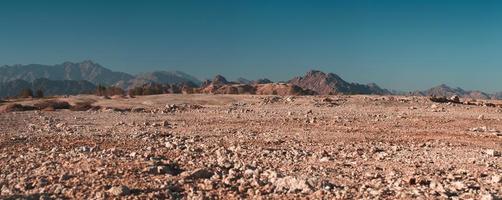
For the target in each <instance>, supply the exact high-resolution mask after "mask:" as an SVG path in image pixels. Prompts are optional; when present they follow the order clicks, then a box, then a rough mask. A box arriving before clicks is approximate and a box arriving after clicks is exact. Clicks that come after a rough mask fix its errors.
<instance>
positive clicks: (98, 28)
mask: <svg viewBox="0 0 502 200" xmlns="http://www.w3.org/2000/svg"><path fill="white" fill-rule="evenodd" d="M0 27H1V29H0V65H4V64H7V65H11V64H29V63H41V64H56V63H62V62H64V61H81V60H85V59H91V60H94V61H96V62H98V63H101V64H102V65H103V66H105V67H108V68H110V69H113V70H118V71H125V72H130V73H137V72H141V71H151V70H181V71H185V72H187V73H189V74H193V75H195V76H197V77H199V78H209V77H212V76H213V75H215V74H218V73H221V74H222V75H224V76H226V77H227V78H229V79H234V78H237V77H241V76H242V77H246V78H249V79H254V78H260V77H268V78H271V79H273V80H288V79H289V78H291V77H293V76H296V75H301V74H303V73H304V72H305V71H307V70H309V69H319V70H323V71H326V72H334V73H337V74H339V75H340V76H342V77H343V78H344V79H346V80H348V81H354V82H361V83H368V82H375V83H377V84H379V85H381V86H383V87H385V88H389V89H398V90H414V89H425V88H428V87H431V86H434V85H438V84H440V83H446V84H449V85H452V86H460V87H463V88H466V89H480V90H485V91H490V92H491V91H502V78H501V76H502V1H490V0H483V1H476V0H472V1H463V0H451V1H449V0H416V1H414V0H396V1H389V0H374V1H362V0H361V1H360V0H347V1H334V0H330V1H307V0H305V1H294V0H284V1H281V0H271V1H260V0H252V1H238V0H229V1H218V0H214V1H213V0H212V1H203V0H200V1H187V0H180V1H168V0H166V1H154V0H149V1H139V0H138V1H125V0H123V1H113V0H106V1H104V0H103V1H102V0H100V1H96V0H81V1H77V0H72V1H69V0H66V1H58V0H47V1H41V0H36V1H35V0H33V1H23V0H5V1H1V2H0Z"/></svg>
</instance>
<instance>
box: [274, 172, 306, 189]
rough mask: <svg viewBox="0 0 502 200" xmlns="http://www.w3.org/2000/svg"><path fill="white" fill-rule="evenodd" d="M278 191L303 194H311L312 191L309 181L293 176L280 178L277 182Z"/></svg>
mask: <svg viewBox="0 0 502 200" xmlns="http://www.w3.org/2000/svg"><path fill="white" fill-rule="evenodd" d="M275 187H276V191H279V192H280V191H287V192H290V193H296V192H302V193H308V192H311V191H312V189H311V187H310V185H308V183H307V181H305V180H303V179H299V178H295V177H291V176H286V177H284V178H280V179H278V180H277V181H276V182H275Z"/></svg>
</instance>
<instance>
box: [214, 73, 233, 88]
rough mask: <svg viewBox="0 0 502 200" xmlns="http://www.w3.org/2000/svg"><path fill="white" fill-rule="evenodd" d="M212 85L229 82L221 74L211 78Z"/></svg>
mask: <svg viewBox="0 0 502 200" xmlns="http://www.w3.org/2000/svg"><path fill="white" fill-rule="evenodd" d="M211 83H212V84H213V85H226V84H228V83H229V82H228V81H227V79H226V78H225V77H223V76H222V75H219V74H218V75H216V76H215V77H214V78H213V81H212V82H211Z"/></svg>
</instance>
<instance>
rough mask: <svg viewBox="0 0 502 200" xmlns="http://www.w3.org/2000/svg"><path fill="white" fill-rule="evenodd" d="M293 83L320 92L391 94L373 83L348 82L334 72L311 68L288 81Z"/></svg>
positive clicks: (324, 93)
mask: <svg viewBox="0 0 502 200" xmlns="http://www.w3.org/2000/svg"><path fill="white" fill-rule="evenodd" d="M288 82H289V83H291V84H294V85H298V86H300V87H302V88H303V89H309V90H312V91H315V92H317V93H318V94H323V95H326V94H378V95H385V94H391V92H389V91H388V90H385V89H382V88H380V87H379V86H378V85H376V84H374V83H372V84H368V85H363V84H359V83H348V82H346V81H345V80H343V79H342V78H340V77H339V76H338V75H336V74H333V73H328V74H326V73H324V72H321V71H316V70H311V71H309V72H307V73H306V74H305V75H304V76H303V77H295V78H293V79H291V80H289V81H288Z"/></svg>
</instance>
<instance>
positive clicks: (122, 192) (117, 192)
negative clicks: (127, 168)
mask: <svg viewBox="0 0 502 200" xmlns="http://www.w3.org/2000/svg"><path fill="white" fill-rule="evenodd" d="M108 192H109V193H110V194H112V195H114V196H126V195H129V194H130V193H131V191H130V190H129V188H128V187H126V186H123V185H121V186H115V187H112V188H110V189H109V190H108Z"/></svg>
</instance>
